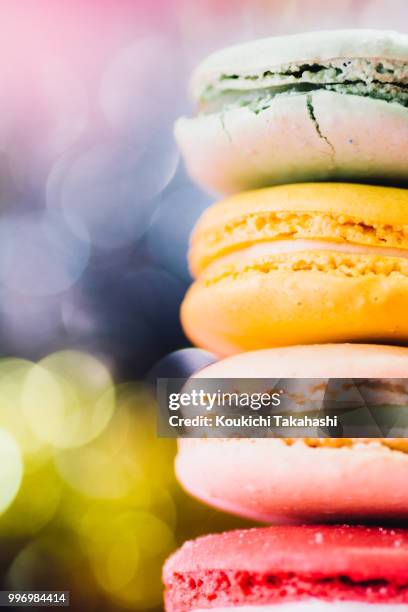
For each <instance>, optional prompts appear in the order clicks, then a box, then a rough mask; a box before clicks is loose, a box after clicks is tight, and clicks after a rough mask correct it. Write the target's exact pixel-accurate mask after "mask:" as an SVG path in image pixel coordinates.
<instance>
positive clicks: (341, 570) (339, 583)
mask: <svg viewBox="0 0 408 612" xmlns="http://www.w3.org/2000/svg"><path fill="white" fill-rule="evenodd" d="M163 579H164V583H165V586H166V595H165V601H166V610H167V611H168V612H187V611H189V610H196V611H197V610H218V611H219V612H220V611H221V610H229V609H231V608H238V609H241V610H242V611H243V610H246V611H248V612H250V611H252V612H255V611H256V612H257V611H258V610H259V611H266V610H272V611H275V612H403V611H404V610H407V609H408V532H407V531H406V530H402V529H398V530H394V529H384V528H381V527H361V526H355V527H350V526H286V527H282V526H279V527H277V526H276V527H266V528H257V529H249V530H242V531H231V532H228V533H222V534H216V535H209V536H205V537H202V538H199V539H197V540H195V541H191V542H186V543H185V544H184V545H183V546H182V547H181V548H180V549H179V550H178V551H177V552H176V553H175V554H174V555H173V556H172V557H170V559H169V560H168V561H167V563H166V564H165V567H164V572H163Z"/></svg>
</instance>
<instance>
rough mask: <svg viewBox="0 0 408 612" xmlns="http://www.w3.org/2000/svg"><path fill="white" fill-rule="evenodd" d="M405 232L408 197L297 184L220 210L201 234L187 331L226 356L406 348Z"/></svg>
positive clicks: (250, 195) (185, 308)
mask: <svg viewBox="0 0 408 612" xmlns="http://www.w3.org/2000/svg"><path fill="white" fill-rule="evenodd" d="M407 223H408V191H406V190H402V189H396V188H386V187H374V186H365V185H352V184H342V183H338V184H305V185H289V186H280V187H272V188H269V189H265V190H259V191H253V192H247V193H243V194H240V195H238V196H233V197H232V198H230V199H229V200H226V201H224V202H221V203H220V204H216V205H215V206H214V207H212V208H210V209H208V210H207V211H206V212H205V213H204V216H203V219H202V221H200V222H199V223H198V225H197V228H196V230H195V232H194V233H193V238H192V244H191V250H190V262H191V267H192V270H193V272H194V273H195V274H196V275H197V280H196V281H195V282H194V283H193V285H192V286H191V287H190V289H189V290H188V292H187V294H186V297H185V299H184V302H183V304H182V307H181V320H182V324H183V328H184V331H185V333H186V334H187V336H188V337H189V338H190V339H191V340H192V342H193V343H195V344H196V345H198V346H200V347H203V348H206V349H208V350H211V351H213V352H214V353H216V354H218V355H221V356H226V355H231V354H234V353H237V352H240V351H249V350H256V349H263V348H269V347H274V346H284V345H294V344H299V343H300V344H310V343H319V342H323V343H324V342H349V341H352V342H366V341H367V342H374V341H377V342H387V343H404V342H405V343H406V342H408V319H407V317H406V312H408V257H407V256H408V249H407V246H408V243H407ZM276 246H278V250H276ZM279 249H280V250H279ZM296 249H297V250H296Z"/></svg>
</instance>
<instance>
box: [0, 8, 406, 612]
mask: <svg viewBox="0 0 408 612" xmlns="http://www.w3.org/2000/svg"><path fill="white" fill-rule="evenodd" d="M339 27H380V28H396V29H400V30H403V31H404V30H405V31H406V30H407V29H408V5H407V2H406V0H388V1H387V2H385V1H384V0H339V1H335V0H333V1H331V2H327V1H324V2H323V1H320V0H229V1H226V0H167V1H166V0H150V1H149V0H146V1H138V0H98V1H97V0H95V1H92V0H88V1H86V0H83V1H81V0H60V1H55V0H0V357H1V358H0V588H2V589H63V590H70V591H71V599H72V606H71V607H72V609H73V610H75V611H77V610H78V611H82V610H83V611H87V612H92V611H93V610H95V611H96V610H98V611H100V612H104V611H107V612H108V611H111V610H115V611H121V610H151V609H157V610H160V609H161V599H162V587H161V581H160V572H161V566H162V563H163V560H164V559H165V558H166V556H167V555H168V554H169V553H170V552H171V551H172V550H174V548H175V547H176V546H177V545H179V544H180V543H181V542H182V541H183V540H185V539H186V538H189V537H193V536H195V535H198V534H200V533H205V532H209V531H217V530H221V529H224V528H230V527H234V526H238V525H243V524H244V523H243V522H242V521H239V520H238V519H234V518H232V517H229V516H227V515H223V514H221V513H217V512H216V511H214V510H211V509H208V508H205V507H204V506H201V505H200V504H199V503H198V502H196V501H194V500H192V499H190V498H189V497H188V496H187V495H185V494H184V493H183V492H182V491H181V489H180V488H179V487H178V485H177V483H176V482H175V479H174V475H173V465H172V464H173V457H174V453H175V447H174V441H170V440H163V439H158V438H157V436H156V431H155V415H154V400H153V398H152V396H151V394H150V392H149V390H148V389H147V388H146V386H145V384H144V382H143V380H144V377H145V376H146V373H147V372H148V371H149V370H150V369H151V367H152V366H153V365H154V364H155V363H156V362H157V360H159V359H160V358H161V357H163V356H164V355H166V354H168V353H169V352H171V351H174V350H177V349H180V348H183V347H186V346H187V341H186V339H185V338H184V336H183V333H182V331H181V328H180V324H179V320H178V309H179V305H180V301H181V299H182V296H183V294H184V292H185V289H186V287H187V285H188V283H189V282H190V277H189V273H188V269H187V265H186V258H185V255H186V250H187V246H188V235H189V232H190V230H191V228H192V226H193V224H194V222H195V221H196V219H197V218H198V216H199V214H200V213H201V211H203V209H204V208H205V207H206V206H207V205H208V204H209V203H210V202H211V201H212V197H211V196H210V195H208V194H205V193H203V192H201V191H200V190H199V189H198V188H196V187H195V186H194V185H193V184H192V183H191V182H190V180H189V179H188V177H187V176H186V173H185V171H184V168H183V165H182V163H181V162H180V159H179V155H178V152H177V150H176V147H175V143H174V141H173V137H172V124H173V121H174V119H175V118H176V117H177V116H178V115H180V114H183V113H189V112H191V108H190V104H189V101H188V98H187V77H188V74H189V73H190V72H191V70H192V68H193V67H194V65H195V64H196V63H197V62H198V61H199V60H200V59H201V58H202V57H203V56H204V55H206V54H207V53H208V52H210V51H212V50H214V49H216V48H217V47H219V46H223V45H227V44H230V43H234V42H240V41H244V40H248V39H252V38H255V37H258V36H266V35H271V34H278V33H292V32H297V31H301V30H316V29H319V28H320V29H321V28H329V29H333V28H339Z"/></svg>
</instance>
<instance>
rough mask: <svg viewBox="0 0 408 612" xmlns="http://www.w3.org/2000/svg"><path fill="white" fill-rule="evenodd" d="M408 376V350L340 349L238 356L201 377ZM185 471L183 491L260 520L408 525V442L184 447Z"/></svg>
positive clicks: (284, 441) (243, 441)
mask: <svg viewBox="0 0 408 612" xmlns="http://www.w3.org/2000/svg"><path fill="white" fill-rule="evenodd" d="M407 375H408V349H407V348H401V347H391V346H379V345H378V346H375V345H358V344H354V345H353V344H337V345H316V346H298V347H286V348H277V349H269V350H263V351H255V352H252V353H244V354H240V355H235V356H233V357H230V358H228V359H225V360H223V361H220V362H218V363H215V364H212V365H210V366H208V367H207V368H204V369H203V370H201V371H200V372H199V373H198V374H197V375H196V376H197V377H201V378H210V379H217V378H227V377H229V378H237V379H240V378H257V377H259V378H268V377H270V378H290V377H293V378H308V377H310V378H317V377H319V378H320V377H329V378H404V377H407ZM402 417H403V415H402ZM379 435H381V432H380V433H379ZM176 472H177V476H178V478H179V481H180V482H181V484H182V485H183V486H184V488H185V489H186V490H187V491H188V492H189V493H191V494H192V495H194V496H195V497H197V498H199V499H201V500H202V501H204V502H205V503H207V504H209V505H212V506H214V507H216V508H219V509H221V510H225V511H228V512H232V513H234V514H238V515H241V516H244V517H247V518H252V519H255V520H260V521H265V522H282V521H284V522H313V521H323V522H327V521H330V522H339V521H341V522H350V521H353V522H362V521H367V520H368V521H376V520H383V519H386V520H405V519H408V487H407V483H408V440H407V439H404V438H383V437H378V438H256V439H255V438H240V439H234V438H230V439H226V438H208V439H180V440H179V450H178V455H177V458H176Z"/></svg>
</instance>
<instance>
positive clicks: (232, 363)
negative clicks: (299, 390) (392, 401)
mask: <svg viewBox="0 0 408 612" xmlns="http://www.w3.org/2000/svg"><path fill="white" fill-rule="evenodd" d="M407 377H408V349H407V348H404V347H399V346H386V345H376V344H316V345H305V346H285V347H281V348H275V349H266V350H263V351H253V352H247V353H240V354H238V355H234V356H232V357H228V358H226V359H223V360H221V361H217V362H216V363H213V364H211V365H209V366H207V367H206V368H203V369H202V370H200V371H199V372H197V373H196V374H194V378H214V379H216V378H407Z"/></svg>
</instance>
